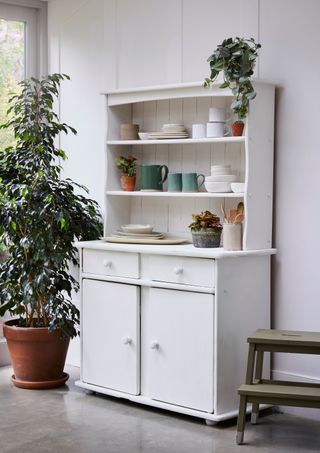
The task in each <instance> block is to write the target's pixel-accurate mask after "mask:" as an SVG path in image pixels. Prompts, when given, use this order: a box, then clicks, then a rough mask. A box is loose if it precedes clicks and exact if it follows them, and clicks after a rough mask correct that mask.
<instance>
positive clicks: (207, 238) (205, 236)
mask: <svg viewBox="0 0 320 453" xmlns="http://www.w3.org/2000/svg"><path fill="white" fill-rule="evenodd" d="M220 240H221V230H213V229H212V228H202V229H201V230H198V231H192V241H193V245H194V246H195V247H198V248H214V247H220Z"/></svg>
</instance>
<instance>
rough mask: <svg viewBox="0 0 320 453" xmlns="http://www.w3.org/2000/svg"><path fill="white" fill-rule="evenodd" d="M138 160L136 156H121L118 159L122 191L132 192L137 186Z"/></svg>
mask: <svg viewBox="0 0 320 453" xmlns="http://www.w3.org/2000/svg"><path fill="white" fill-rule="evenodd" d="M136 160H137V159H136V158H135V157H134V156H131V155H130V156H128V157H125V156H120V157H117V159H116V165H117V167H118V168H119V169H120V184H121V188H122V190H125V191H126V192H132V191H133V190H134V188H135V185H136V174H137V167H136Z"/></svg>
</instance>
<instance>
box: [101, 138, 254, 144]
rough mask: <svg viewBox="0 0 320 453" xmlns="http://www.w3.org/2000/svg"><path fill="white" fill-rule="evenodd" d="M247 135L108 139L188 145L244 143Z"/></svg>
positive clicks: (120, 142) (118, 142)
mask: <svg viewBox="0 0 320 453" xmlns="http://www.w3.org/2000/svg"><path fill="white" fill-rule="evenodd" d="M244 141H245V137H244V136H241V137H214V138H181V139H160V140H108V141H107V144H108V145H172V144H174V145H188V144H191V145H192V144H199V143H243V142H244Z"/></svg>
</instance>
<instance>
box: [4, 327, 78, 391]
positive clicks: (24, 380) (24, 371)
mask: <svg viewBox="0 0 320 453" xmlns="http://www.w3.org/2000/svg"><path fill="white" fill-rule="evenodd" d="M16 324H17V320H16V319H11V320H10V321H6V322H5V323H4V324H3V334H4V336H5V338H6V340H7V344H8V349H9V354H10V357H11V362H12V366H13V370H14V375H13V376H12V378H11V380H12V382H13V384H14V385H15V386H16V387H21V388H27V389H48V388H54V387H59V386H61V385H63V384H64V383H65V382H66V381H67V379H68V378H69V375H68V374H67V373H64V372H63V368H64V364H65V360H66V355H67V351H68V346H69V341H70V338H69V337H67V338H63V339H61V337H60V335H61V331H60V330H56V331H54V332H49V331H48V329H47V328H45V327H17V326H16Z"/></svg>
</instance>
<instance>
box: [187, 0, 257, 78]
mask: <svg viewBox="0 0 320 453" xmlns="http://www.w3.org/2000/svg"><path fill="white" fill-rule="evenodd" d="M229 36H230V37H234V36H239V37H245V38H251V37H253V38H255V39H257V38H258V1H256V0H254V1H253V0H223V1H221V0H197V1H195V0H183V35H182V64H183V66H182V81H183V82H193V81H197V80H203V78H204V77H207V76H208V75H210V73H209V65H208V63H207V58H208V57H209V56H210V55H211V54H212V52H213V51H214V49H215V48H216V46H217V45H218V44H220V43H221V42H222V41H223V39H224V38H227V37H229Z"/></svg>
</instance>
